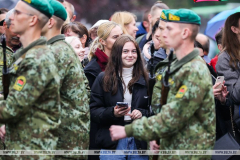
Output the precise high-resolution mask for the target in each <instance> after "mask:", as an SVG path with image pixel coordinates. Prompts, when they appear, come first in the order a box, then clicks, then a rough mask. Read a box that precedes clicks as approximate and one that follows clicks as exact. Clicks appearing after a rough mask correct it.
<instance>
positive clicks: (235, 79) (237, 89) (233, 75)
mask: <svg viewBox="0 0 240 160" xmlns="http://www.w3.org/2000/svg"><path fill="white" fill-rule="evenodd" d="M229 61H230V56H229V54H228V53H227V52H226V51H225V52H223V53H221V54H220V55H219V57H218V62H217V65H216V70H217V73H218V75H219V76H224V79H225V85H226V86H227V89H228V91H229V98H230V99H231V100H232V102H233V104H234V111H235V112H234V119H236V118H237V117H239V112H238V111H239V107H238V106H239V105H240V65H239V63H238V69H237V70H236V69H233V68H231V66H230V63H229ZM236 110H238V111H236Z"/></svg>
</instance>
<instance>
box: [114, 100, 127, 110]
mask: <svg viewBox="0 0 240 160" xmlns="http://www.w3.org/2000/svg"><path fill="white" fill-rule="evenodd" d="M116 105H117V106H118V108H124V109H127V108H128V103H127V102H117V104H116Z"/></svg>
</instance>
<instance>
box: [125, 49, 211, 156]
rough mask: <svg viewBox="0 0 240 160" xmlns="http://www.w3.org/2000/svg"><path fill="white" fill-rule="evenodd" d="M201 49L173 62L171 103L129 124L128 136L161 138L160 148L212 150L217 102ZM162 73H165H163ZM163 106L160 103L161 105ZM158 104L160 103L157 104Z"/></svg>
mask: <svg viewBox="0 0 240 160" xmlns="http://www.w3.org/2000/svg"><path fill="white" fill-rule="evenodd" d="M198 54H199V53H198V51H197V50H194V51H193V52H191V53H190V54H188V55H187V56H185V57H184V58H183V59H181V60H180V61H178V60H175V61H174V62H173V63H172V65H171V71H170V77H169V82H170V83H169V84H170V90H169V93H168V97H167V104H166V105H163V106H162V107H161V109H160V113H158V114H157V115H155V116H152V117H150V118H148V119H147V118H146V117H143V118H142V119H140V120H136V121H135V122H133V123H132V124H130V125H127V126H125V130H126V133H127V136H128V137H131V136H134V137H135V138H137V139H140V140H146V141H150V140H155V139H159V138H160V150H210V149H213V146H214V142H215V125H216V124H215V122H216V120H215V106H214V105H215V104H214V97H213V90H212V81H211V76H210V73H209V71H208V68H207V66H206V64H205V62H204V61H203V59H202V58H201V57H199V56H198ZM162 71H163V70H162V68H160V69H158V70H157V73H160V74H159V75H157V76H156V77H157V78H156V84H155V86H154V94H153V100H152V104H155V105H156V104H159V101H160V98H161V94H159V93H161V88H162V84H161V80H162V76H165V71H163V72H162ZM161 74H162V76H161ZM157 106H158V107H159V105H157ZM155 107H156V106H155ZM210 158H211V157H210V156H205V155H200V156H176V155H175V156H174V155H171V156H163V155H161V156H159V159H204V160H205V159H210Z"/></svg>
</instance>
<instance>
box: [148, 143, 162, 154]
mask: <svg viewBox="0 0 240 160" xmlns="http://www.w3.org/2000/svg"><path fill="white" fill-rule="evenodd" d="M159 149H160V146H159V145H158V144H157V142H156V141H155V140H154V141H150V150H151V151H153V153H155V154H158V150H159Z"/></svg>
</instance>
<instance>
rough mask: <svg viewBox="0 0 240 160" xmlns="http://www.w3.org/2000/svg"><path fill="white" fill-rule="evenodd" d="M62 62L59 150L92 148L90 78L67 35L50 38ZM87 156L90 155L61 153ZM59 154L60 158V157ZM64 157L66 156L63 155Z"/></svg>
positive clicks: (56, 54) (53, 48) (51, 46)
mask: <svg viewBox="0 0 240 160" xmlns="http://www.w3.org/2000/svg"><path fill="white" fill-rule="evenodd" d="M48 44H49V45H50V48H51V50H52V51H53V53H54V55H55V58H56V59H57V62H58V64H57V65H58V73H59V75H60V77H61V80H60V85H61V88H60V97H61V108H62V110H61V125H60V127H59V130H58V134H59V140H58V143H57V150H88V148H89V131H90V111H89V96H90V90H89V89H88V88H87V87H88V81H87V78H86V77H85V74H84V72H83V68H82V65H81V62H80V61H79V59H78V57H77V55H76V54H75V52H74V50H73V49H72V47H71V46H70V45H69V44H68V43H67V42H65V37H64V35H58V36H55V37H53V38H51V39H50V40H49V41H48ZM61 157H71V158H76V159H78V158H80V159H87V156H79V155H78V156H61ZM59 158H60V157H57V158H56V159H59ZM62 159H64V158H62Z"/></svg>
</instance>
